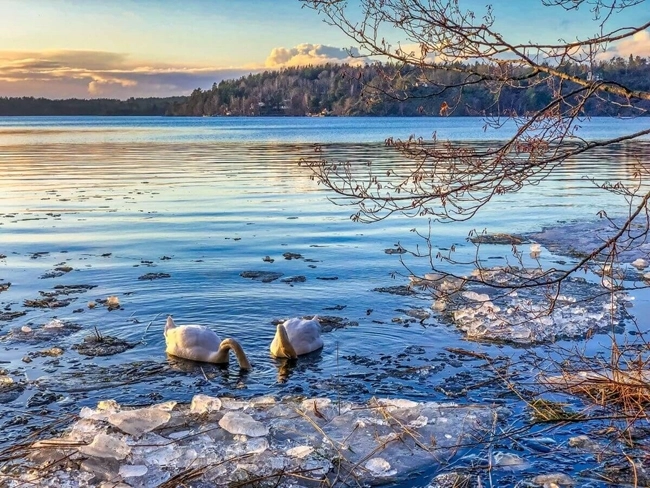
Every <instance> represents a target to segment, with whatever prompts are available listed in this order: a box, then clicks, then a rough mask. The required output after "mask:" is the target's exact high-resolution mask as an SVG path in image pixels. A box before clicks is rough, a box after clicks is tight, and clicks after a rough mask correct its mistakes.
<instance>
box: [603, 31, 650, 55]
mask: <svg viewBox="0 0 650 488" xmlns="http://www.w3.org/2000/svg"><path fill="white" fill-rule="evenodd" d="M630 54H631V55H632V56H641V57H642V58H645V57H650V31H647V30H643V31H639V32H637V33H636V34H634V35H633V36H632V37H628V38H627V39H623V40H622V41H619V42H617V43H615V44H613V45H612V46H611V47H609V48H608V49H607V51H605V52H604V53H602V54H601V56H600V57H601V58H613V57H614V56H621V57H628V56H629V55H630Z"/></svg>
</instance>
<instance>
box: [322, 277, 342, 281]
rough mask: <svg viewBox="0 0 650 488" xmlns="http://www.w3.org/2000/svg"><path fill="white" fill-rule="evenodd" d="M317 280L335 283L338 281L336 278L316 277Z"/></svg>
mask: <svg viewBox="0 0 650 488" xmlns="http://www.w3.org/2000/svg"><path fill="white" fill-rule="evenodd" d="M316 279H317V280H323V281H336V280H338V279H339V277H338V276H317V277H316Z"/></svg>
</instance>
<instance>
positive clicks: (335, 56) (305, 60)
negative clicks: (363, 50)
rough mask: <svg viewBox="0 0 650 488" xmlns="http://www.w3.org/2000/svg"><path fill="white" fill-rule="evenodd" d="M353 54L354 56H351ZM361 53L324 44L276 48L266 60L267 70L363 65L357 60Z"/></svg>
mask: <svg viewBox="0 0 650 488" xmlns="http://www.w3.org/2000/svg"><path fill="white" fill-rule="evenodd" d="M350 54H352V56H351V55H350ZM358 55H359V51H358V50H356V49H352V50H351V52H350V53H348V51H346V50H345V49H342V48H340V47H334V46H325V45H323V44H308V43H305V44H298V45H297V46H296V47H292V48H291V49H287V48H284V47H275V48H273V50H272V51H271V54H269V57H268V58H266V63H265V66H266V67H267V68H285V67H289V66H307V65H310V64H316V65H317V64H327V63H339V64H340V63H349V64H361V63H363V61H362V60H360V59H358V58H355V57H354V56H358Z"/></svg>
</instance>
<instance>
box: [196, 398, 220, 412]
mask: <svg viewBox="0 0 650 488" xmlns="http://www.w3.org/2000/svg"><path fill="white" fill-rule="evenodd" d="M217 410H221V400H219V399H218V398H216V397H211V396H209V395H194V398H192V404H191V405H190V412H192V413H208V412H216V411H217Z"/></svg>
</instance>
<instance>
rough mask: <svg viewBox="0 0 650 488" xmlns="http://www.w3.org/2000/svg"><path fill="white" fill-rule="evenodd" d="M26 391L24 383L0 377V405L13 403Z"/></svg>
mask: <svg viewBox="0 0 650 488" xmlns="http://www.w3.org/2000/svg"><path fill="white" fill-rule="evenodd" d="M24 391H25V385H24V383H22V382H20V383H16V382H14V381H13V380H12V379H11V378H9V377H8V376H0V404H3V403H10V402H13V401H14V400H16V399H17V398H18V397H19V396H20V395H22V393H23V392H24Z"/></svg>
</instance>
